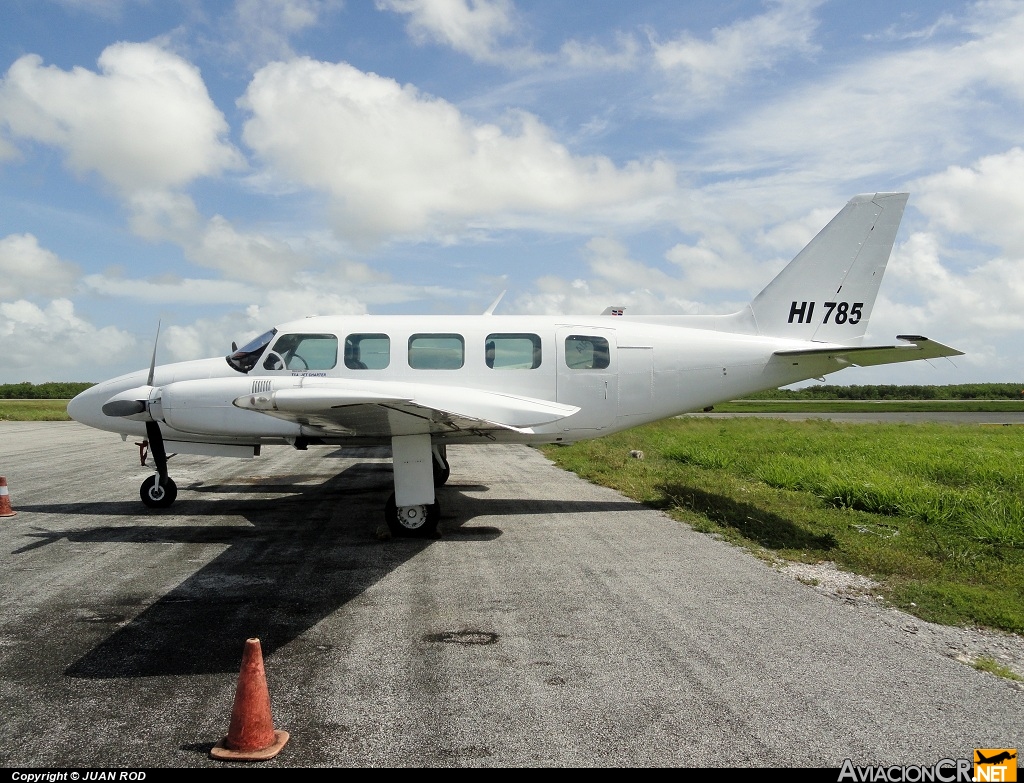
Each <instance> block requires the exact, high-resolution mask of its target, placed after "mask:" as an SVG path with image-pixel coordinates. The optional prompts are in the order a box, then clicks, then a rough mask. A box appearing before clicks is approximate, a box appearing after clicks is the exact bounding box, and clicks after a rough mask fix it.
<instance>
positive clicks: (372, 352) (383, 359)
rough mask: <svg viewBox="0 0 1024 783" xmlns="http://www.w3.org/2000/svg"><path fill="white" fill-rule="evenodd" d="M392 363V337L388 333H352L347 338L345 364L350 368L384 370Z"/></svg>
mask: <svg viewBox="0 0 1024 783" xmlns="http://www.w3.org/2000/svg"><path fill="white" fill-rule="evenodd" d="M389 364H391V338H390V337H388V336H387V335H386V334H350V335H349V336H348V337H346V338H345V366H346V367H348V368H349V369H350V370H383V369H384V368H385V367H387V366H388V365H389Z"/></svg>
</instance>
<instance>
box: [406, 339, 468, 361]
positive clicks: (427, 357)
mask: <svg viewBox="0 0 1024 783" xmlns="http://www.w3.org/2000/svg"><path fill="white" fill-rule="evenodd" d="M465 356H466V344H465V341H464V340H463V339H462V335H458V334H414V335H413V336H412V337H410V338H409V366H410V367H412V368H413V369H414V370H457V369H459V368H460V367H462V364H463V362H464V361H465Z"/></svg>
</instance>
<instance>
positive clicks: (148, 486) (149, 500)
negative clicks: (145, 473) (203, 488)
mask: <svg viewBox="0 0 1024 783" xmlns="http://www.w3.org/2000/svg"><path fill="white" fill-rule="evenodd" d="M159 479H160V477H159V476H156V475H153V476H150V477H149V478H148V479H146V480H145V481H143V482H142V486H141V487H140V488H139V495H140V497H141V498H142V502H143V503H145V504H146V505H147V506H149V507H150V508H167V507H168V506H169V505H171V503H173V502H174V499H175V498H176V497H178V485H177V484H175V483H174V479H172V478H171V477H170V476H168V477H167V481H165V482H164V483H163V484H161V483H160V480H159Z"/></svg>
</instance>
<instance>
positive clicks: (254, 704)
mask: <svg viewBox="0 0 1024 783" xmlns="http://www.w3.org/2000/svg"><path fill="white" fill-rule="evenodd" d="M288 736H289V735H288V732H287V731H275V730H274V721H273V719H272V718H271V717H270V691H268V690H267V676H266V672H264V670H263V651H262V649H261V648H260V640H259V639H246V640H245V650H244V651H243V653H242V670H241V672H240V673H239V675H238V686H237V687H236V688H235V704H234V707H232V709H231V725H230V726H229V727H228V735H227V736H226V737H224V739H222V740H221V741H220V742H218V743H217V744H216V745H214V746H213V748H212V749H211V750H210V756H211V757H213V758H215V759H218V760H220V761H266V760H267V759H272V758H274V756H276V755H277V754H278V753H280V752H281V749H282V748H283V747H284V744H285V743H286V742H287V741H288Z"/></svg>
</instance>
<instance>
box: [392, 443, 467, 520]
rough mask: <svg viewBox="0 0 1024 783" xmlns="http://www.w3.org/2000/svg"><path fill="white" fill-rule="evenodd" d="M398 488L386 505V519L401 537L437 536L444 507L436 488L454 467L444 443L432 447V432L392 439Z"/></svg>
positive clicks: (393, 461) (393, 460) (393, 462)
mask: <svg viewBox="0 0 1024 783" xmlns="http://www.w3.org/2000/svg"><path fill="white" fill-rule="evenodd" d="M391 457H392V467H393V470H394V476H395V491H394V493H393V494H392V495H391V497H389V498H388V502H387V503H386V504H385V506H384V521H385V522H387V524H388V529H389V530H390V531H391V535H392V536H394V537H396V538H399V537H402V538H411V537H416V538H432V537H435V536H437V523H438V520H439V519H440V518H441V507H440V505H439V504H438V502H437V498H436V497H435V493H434V488H435V487H437V486H440V485H441V484H443V483H444V482H445V481H447V480H448V476H449V474H450V473H451V468H450V467H449V465H448V460H447V459H446V454H445V449H444V446H433V445H432V444H431V443H430V434H429V433H419V434H414V435H395V436H394V437H392V438H391Z"/></svg>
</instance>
